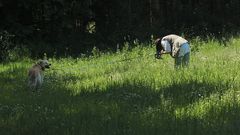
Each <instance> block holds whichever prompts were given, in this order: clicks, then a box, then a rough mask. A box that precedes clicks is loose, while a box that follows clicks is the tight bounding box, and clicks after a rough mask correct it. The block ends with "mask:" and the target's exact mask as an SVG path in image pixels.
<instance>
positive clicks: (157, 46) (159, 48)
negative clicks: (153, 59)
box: [155, 38, 163, 52]
mask: <svg viewBox="0 0 240 135" xmlns="http://www.w3.org/2000/svg"><path fill="white" fill-rule="evenodd" d="M155 44H156V51H157V52H161V50H163V47H162V45H161V38H158V39H157V40H155Z"/></svg>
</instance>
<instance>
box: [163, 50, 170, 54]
mask: <svg viewBox="0 0 240 135" xmlns="http://www.w3.org/2000/svg"><path fill="white" fill-rule="evenodd" d="M171 53H172V52H166V51H163V50H162V51H161V53H160V54H171Z"/></svg>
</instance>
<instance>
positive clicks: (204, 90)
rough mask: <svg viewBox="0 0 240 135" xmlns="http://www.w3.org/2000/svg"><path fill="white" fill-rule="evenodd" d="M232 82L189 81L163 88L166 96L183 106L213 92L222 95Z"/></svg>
mask: <svg viewBox="0 0 240 135" xmlns="http://www.w3.org/2000/svg"><path fill="white" fill-rule="evenodd" d="M230 85H231V84H224V83H222V82H218V84H213V83H209V82H205V81H204V82H197V81H194V80H191V81H189V82H182V83H173V84H171V85H170V86H168V87H165V88H163V89H162V92H163V96H164V98H166V99H168V100H171V101H172V103H173V104H174V105H176V106H179V107H182V106H187V105H189V104H193V103H195V102H197V101H199V100H200V99H205V98H208V97H209V96H210V95H212V94H218V95H219V96H222V95H223V93H224V92H225V91H226V90H228V89H229V88H230Z"/></svg>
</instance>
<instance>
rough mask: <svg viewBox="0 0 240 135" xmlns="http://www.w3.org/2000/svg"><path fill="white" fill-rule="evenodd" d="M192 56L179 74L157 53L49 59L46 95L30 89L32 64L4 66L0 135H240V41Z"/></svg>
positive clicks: (208, 45) (140, 49) (208, 46)
mask: <svg viewBox="0 0 240 135" xmlns="http://www.w3.org/2000/svg"><path fill="white" fill-rule="evenodd" d="M196 47H197V48H196ZM192 48H193V50H194V52H193V53H192V55H191V63H190V67H189V68H187V69H181V70H178V71H176V70H174V66H173V64H174V63H173V62H174V61H173V59H171V58H170V56H168V55H166V56H164V59H163V60H156V59H154V55H153V54H154V52H155V50H154V47H153V46H151V45H147V46H146V45H137V46H136V47H134V48H132V49H131V50H129V49H128V48H127V47H126V48H125V49H123V50H122V51H118V52H117V53H106V54H104V53H98V54H97V55H95V56H94V57H89V58H78V59H73V58H62V59H55V58H50V59H49V61H50V62H51V63H52V65H53V66H52V68H51V69H49V70H47V71H46V72H45V79H44V85H43V86H42V88H41V89H40V91H39V92H33V91H32V90H30V89H29V88H28V87H27V85H26V84H27V70H28V68H29V67H31V65H32V64H33V62H34V61H33V60H31V59H25V60H22V61H18V62H13V63H9V64H1V65H0V134H1V135H13V134H14V135H15V134H18V135H23V134H24V135H26V134H38V135H41V134H43V135H46V134H49V135H53V134H63V135H74V134H87V135H89V134H97V135H101V134H102V135H106V134H110V135H114V134H121V135H122V134H131V135H134V134H136V135H141V134H148V135H150V134H164V135H176V134H177V135H192V134H196V135H203V134H204V135H205V134H218V135H226V134H236V135H237V134H239V133H240V131H239V126H240V108H239V107H240V97H239V94H240V85H239V82H240V73H239V72H238V69H239V67H240V57H239V54H240V39H239V38H235V39H232V40H231V42H229V45H228V46H226V47H223V46H221V45H219V43H218V42H217V41H214V40H209V41H208V42H200V41H196V40H195V41H193V42H192Z"/></svg>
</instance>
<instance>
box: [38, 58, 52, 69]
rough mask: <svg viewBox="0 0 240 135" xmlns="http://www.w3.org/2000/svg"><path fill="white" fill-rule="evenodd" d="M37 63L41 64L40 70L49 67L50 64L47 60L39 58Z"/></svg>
mask: <svg viewBox="0 0 240 135" xmlns="http://www.w3.org/2000/svg"><path fill="white" fill-rule="evenodd" d="M38 65H40V66H41V68H42V70H44V69H45V68H50V66H51V64H50V63H49V62H48V61H47V60H39V61H38Z"/></svg>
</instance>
